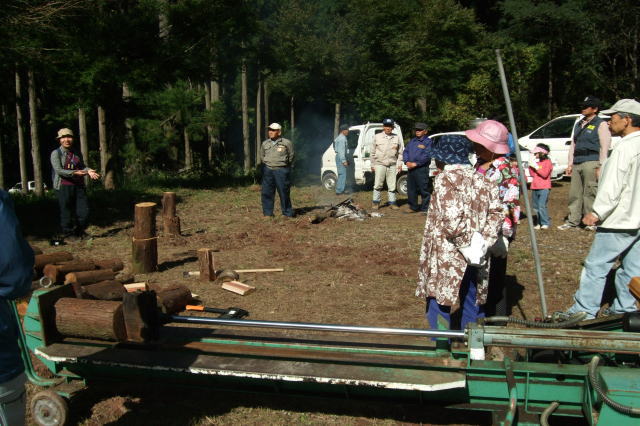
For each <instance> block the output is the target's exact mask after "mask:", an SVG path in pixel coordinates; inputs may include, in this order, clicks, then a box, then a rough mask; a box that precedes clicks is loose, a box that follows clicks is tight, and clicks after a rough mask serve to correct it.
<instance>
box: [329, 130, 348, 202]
mask: <svg viewBox="0 0 640 426" xmlns="http://www.w3.org/2000/svg"><path fill="white" fill-rule="evenodd" d="M348 134H349V126H348V125H347V124H343V125H342V126H340V134H339V135H338V136H337V137H336V138H335V140H334V141H333V149H334V150H335V151H336V169H337V171H338V181H337V182H336V195H340V194H344V193H345V190H346V191H347V192H351V188H349V189H347V188H346V184H347V167H349V156H348V155H349V148H348V146H347V135H348Z"/></svg>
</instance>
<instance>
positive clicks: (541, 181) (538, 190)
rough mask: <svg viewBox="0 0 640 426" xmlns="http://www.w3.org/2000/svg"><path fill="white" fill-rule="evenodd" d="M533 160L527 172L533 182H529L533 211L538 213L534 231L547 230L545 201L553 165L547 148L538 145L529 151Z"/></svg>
mask: <svg viewBox="0 0 640 426" xmlns="http://www.w3.org/2000/svg"><path fill="white" fill-rule="evenodd" d="M531 153H532V154H533V155H534V159H533V160H532V161H531V162H530V163H529V172H530V173H531V177H532V178H533V181H532V182H531V192H532V196H531V198H532V199H533V210H534V211H536V212H537V213H538V223H537V224H536V226H534V228H535V229H549V225H550V224H551V222H550V220H549V212H548V211H547V201H548V200H549V191H551V171H552V170H553V164H551V160H550V159H549V146H548V145H545V144H543V143H539V144H538V145H536V147H535V148H534V149H533V151H531Z"/></svg>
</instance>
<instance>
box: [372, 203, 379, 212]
mask: <svg viewBox="0 0 640 426" xmlns="http://www.w3.org/2000/svg"><path fill="white" fill-rule="evenodd" d="M371 208H372V209H373V210H378V209H379V208H380V203H379V202H378V203H376V202H374V203H373V205H372V206H371Z"/></svg>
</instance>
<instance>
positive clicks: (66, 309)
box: [54, 298, 127, 341]
mask: <svg viewBox="0 0 640 426" xmlns="http://www.w3.org/2000/svg"><path fill="white" fill-rule="evenodd" d="M54 307H55V323H56V328H57V329H58V332H59V333H60V334H62V335H63V336H72V337H84V338H89V339H100V340H115V341H124V340H126V338H127V332H126V328H125V324H124V317H123V314H122V303H121V302H111V301H106V300H87V299H71V298H62V299H59V300H58V301H57V302H56V303H55V305H54Z"/></svg>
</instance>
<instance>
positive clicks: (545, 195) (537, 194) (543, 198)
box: [531, 189, 551, 226]
mask: <svg viewBox="0 0 640 426" xmlns="http://www.w3.org/2000/svg"><path fill="white" fill-rule="evenodd" d="M531 198H532V201H533V210H535V211H537V212H538V225H547V226H549V225H550V224H551V222H550V221H549V212H548V211H547V201H548V200H549V190H548V189H534V190H533V191H531Z"/></svg>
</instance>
